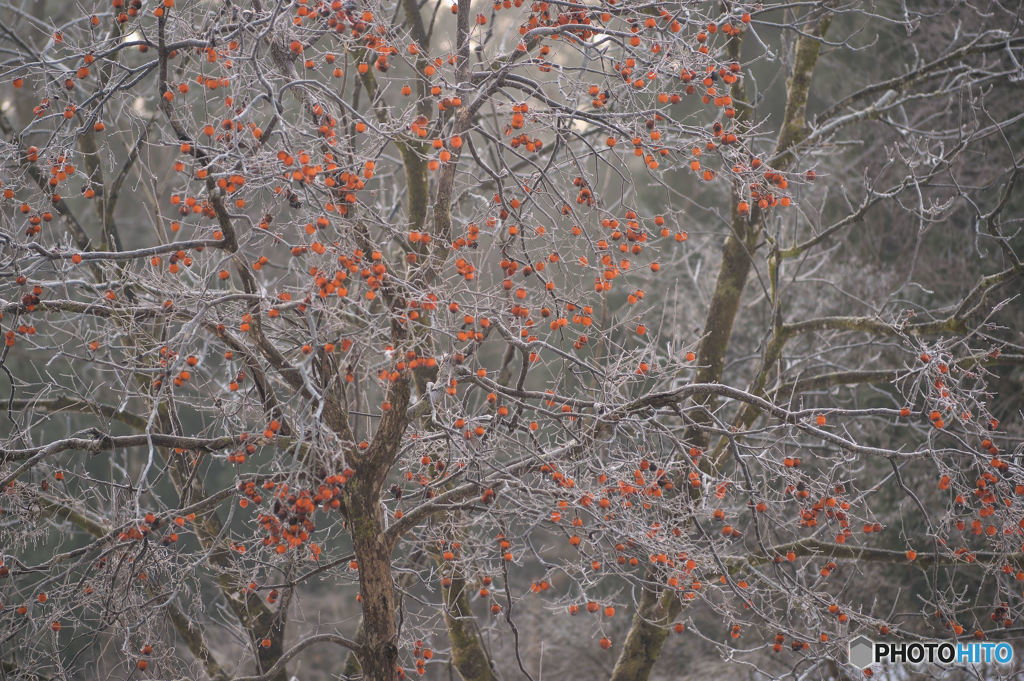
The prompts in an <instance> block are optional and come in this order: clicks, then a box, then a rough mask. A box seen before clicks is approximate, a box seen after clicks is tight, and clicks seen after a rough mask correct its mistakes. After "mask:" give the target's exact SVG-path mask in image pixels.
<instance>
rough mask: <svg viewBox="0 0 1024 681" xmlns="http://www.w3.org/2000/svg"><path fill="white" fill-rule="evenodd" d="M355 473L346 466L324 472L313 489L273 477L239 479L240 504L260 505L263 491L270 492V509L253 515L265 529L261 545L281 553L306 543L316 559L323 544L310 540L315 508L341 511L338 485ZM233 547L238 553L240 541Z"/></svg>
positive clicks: (240, 549) (241, 547)
mask: <svg viewBox="0 0 1024 681" xmlns="http://www.w3.org/2000/svg"><path fill="white" fill-rule="evenodd" d="M354 475H355V471H354V470H352V469H351V468H346V469H345V470H344V471H343V472H341V473H337V474H332V475H325V476H324V477H323V480H322V481H321V482H320V484H318V485H317V486H316V488H315V489H298V490H296V489H293V488H291V487H290V486H289V485H288V484H287V483H278V482H276V481H274V480H266V481H265V482H263V483H262V484H258V483H257V481H255V480H246V481H244V482H239V483H238V491H239V493H240V494H241V495H242V498H241V499H239V505H240V506H241V507H242V508H246V507H248V506H249V504H250V502H251V503H253V504H255V505H256V506H257V507H259V506H260V505H261V504H262V503H263V492H272V493H273V504H272V506H271V510H270V511H269V512H268V513H263V512H257V516H256V522H257V524H258V525H259V527H260V528H261V529H262V531H263V533H264V536H263V538H262V540H261V542H262V544H263V546H266V547H268V548H273V550H274V551H275V552H277V553H278V554H284V553H287V552H288V551H289V550H290V549H291V550H297V549H299V548H300V547H301V546H303V545H305V544H308V546H309V553H310V557H311V558H313V559H314V560H315V559H317V558H319V556H320V553H321V551H322V548H321V547H320V545H318V544H315V543H312V542H310V541H309V540H310V535H311V533H312V532H314V531H315V530H316V525H315V524H314V523H313V515H314V514H315V513H316V511H317V510H322V511H324V512H330V511H336V512H338V511H340V509H341V493H342V489H341V488H342V487H343V486H344V485H345V483H347V482H348V481H349V480H350V479H351V478H352V476H354ZM235 549H236V551H238V552H240V553H242V552H244V551H245V547H244V545H242V544H238V545H236V547H235Z"/></svg>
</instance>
